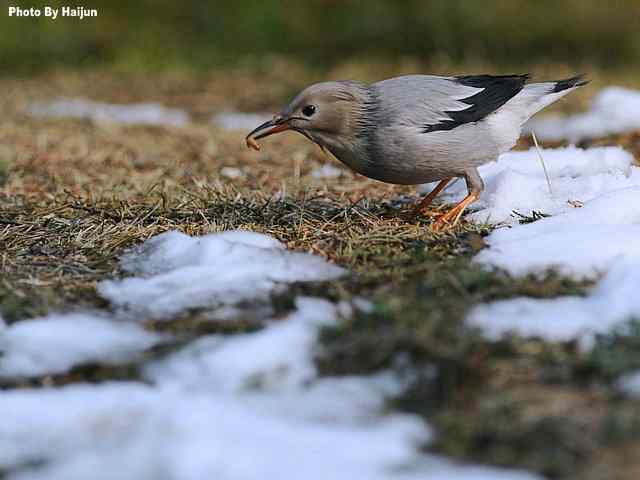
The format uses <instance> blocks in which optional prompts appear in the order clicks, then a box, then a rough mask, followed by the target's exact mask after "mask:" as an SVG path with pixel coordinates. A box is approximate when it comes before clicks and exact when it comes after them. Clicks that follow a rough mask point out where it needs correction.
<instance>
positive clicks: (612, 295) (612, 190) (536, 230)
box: [449, 147, 640, 347]
mask: <svg viewBox="0 0 640 480" xmlns="http://www.w3.org/2000/svg"><path fill="white" fill-rule="evenodd" d="M543 156H544V159H545V161H546V165H547V168H548V170H549V174H550V177H551V184H552V189H553V194H550V193H549V190H548V187H547V183H546V180H545V176H544V172H543V170H542V167H541V165H540V163H539V160H538V158H537V154H536V152H535V151H534V150H530V151H528V152H513V153H509V154H505V155H503V156H501V157H500V159H499V160H498V161H497V162H494V163H491V164H488V165H485V166H483V167H481V174H482V175H483V177H484V179H485V182H486V185H487V189H486V191H485V192H484V193H483V195H482V198H481V201H480V202H478V205H477V207H478V210H477V211H476V212H474V213H472V214H471V215H470V216H469V217H470V218H471V219H473V220H476V221H481V222H482V221H488V222H490V223H494V224H495V223H507V224H509V226H508V227H506V228H505V227H502V228H497V229H495V230H494V231H493V232H492V233H491V234H490V235H489V236H488V237H487V239H486V241H487V243H488V248H487V249H485V250H483V251H481V252H480V253H479V254H478V255H477V256H476V257H475V261H477V262H480V263H482V264H485V265H487V266H491V267H500V268H502V269H505V270H507V271H508V272H510V273H511V274H512V275H515V276H521V275H526V274H529V273H534V274H542V273H544V272H545V271H547V270H548V269H550V268H553V269H556V270H558V271H559V272H561V273H562V274H565V275H569V276H572V277H574V278H577V279H583V278H591V279H597V278H599V276H600V275H603V274H604V275H605V276H604V278H603V279H602V280H601V282H600V283H599V284H598V285H597V286H596V287H595V288H594V289H593V291H592V292H591V293H590V294H589V295H588V296H587V297H585V298H582V297H561V298H556V299H545V300H540V299H530V298H516V299H511V300H502V301H497V302H493V303H490V304H487V305H480V306H478V307H476V308H474V309H473V310H472V311H471V312H470V314H469V316H468V321H469V322H470V323H471V324H473V325H476V326H479V327H481V328H482V329H483V330H484V332H485V334H486V335H487V336H489V337H490V338H494V339H495V338H499V337H500V336H502V335H503V334H506V333H518V334H520V335H524V336H539V337H544V338H547V339H550V340H570V339H573V338H576V337H581V338H582V339H583V345H584V346H585V347H588V346H589V345H590V342H591V340H592V338H593V334H594V333H597V332H604V331H607V330H609V329H610V328H612V327H613V326H615V325H618V324H620V323H622V322H624V321H627V320H629V319H630V318H631V317H633V316H636V317H637V316H639V315H640V303H638V300H637V297H636V296H635V295H634V293H633V288H634V285H638V283H640V276H639V275H638V272H639V271H640V242H638V241H637V239H638V238H640V168H639V167H637V166H635V165H634V164H633V157H632V156H631V155H630V154H629V153H627V152H625V151H624V150H622V149H621V148H617V147H607V148H593V149H589V150H581V149H577V148H575V147H569V148H562V149H556V150H544V151H543ZM463 189H464V184H461V185H455V186H454V187H453V188H452V192H450V193H449V195H450V197H452V198H453V199H456V198H460V197H461V196H462V195H463V194H464V193H463ZM514 210H515V211H518V212H520V213H522V214H524V215H530V214H531V213H532V212H533V211H538V212H541V213H545V214H552V215H553V216H551V217H548V218H542V219H539V220H537V221H535V222H533V223H528V224H519V223H518V218H517V217H516V216H512V215H511V212H512V211H514Z"/></svg>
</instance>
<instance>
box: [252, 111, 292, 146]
mask: <svg viewBox="0 0 640 480" xmlns="http://www.w3.org/2000/svg"><path fill="white" fill-rule="evenodd" d="M290 128H291V127H289V124H288V123H287V121H286V119H284V118H283V117H280V116H276V117H273V119H272V120H269V121H268V122H264V123H263V124H262V125H259V126H258V127H256V128H255V129H253V130H252V131H251V132H250V133H249V134H248V135H247V137H246V139H247V140H249V138H253V139H254V140H260V139H261V138H264V137H268V136H269V135H273V134H274V133H279V132H284V131H285V130H290Z"/></svg>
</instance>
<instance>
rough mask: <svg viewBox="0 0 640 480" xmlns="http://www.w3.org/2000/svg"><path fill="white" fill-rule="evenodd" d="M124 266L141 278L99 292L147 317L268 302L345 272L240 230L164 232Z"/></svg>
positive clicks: (130, 255)
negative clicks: (294, 286)
mask: <svg viewBox="0 0 640 480" xmlns="http://www.w3.org/2000/svg"><path fill="white" fill-rule="evenodd" d="M121 266H122V268H123V270H125V271H127V272H129V273H131V274H134V275H141V276H140V277H131V278H125V279H123V280H109V281H103V282H101V283H100V284H99V285H98V292H99V293H100V294H101V295H102V296H103V297H104V298H105V299H107V300H109V301H110V302H111V303H112V305H114V306H115V307H116V308H118V309H119V310H120V311H121V312H125V311H126V312H129V313H132V314H135V315H136V316H138V317H139V318H141V319H144V318H156V319H162V318H171V317H174V316H175V315H177V314H179V313H180V312H184V311H186V310H188V309H193V308H213V307H219V306H222V305H233V304H237V303H239V302H242V301H249V300H252V301H256V300H265V299H266V298H267V297H268V295H269V294H270V293H272V292H274V291H278V290H279V289H280V287H281V286H282V285H284V284H287V283H292V282H311V281H321V280H331V279H334V278H338V277H340V276H342V275H344V274H345V270H344V269H342V268H340V267H338V266H336V265H333V264H330V263H328V262H327V261H326V260H324V259H323V258H320V257H317V256H314V255H311V254H308V253H301V252H291V251H288V250H286V249H285V246H284V245H283V244H282V243H280V242H279V241H277V240H276V239H274V238H273V237H270V236H268V235H262V234H258V233H254V232H248V231H239V230H236V231H227V232H222V233H216V234H210V235H205V236H202V237H190V236H188V235H185V234H183V233H180V232H176V231H172V232H167V233H163V234H161V235H158V236H156V237H154V238H152V239H150V240H147V241H146V242H145V243H144V244H143V245H142V246H140V247H138V248H136V249H134V250H133V251H132V252H130V253H128V254H126V255H124V256H123V257H122V260H121Z"/></svg>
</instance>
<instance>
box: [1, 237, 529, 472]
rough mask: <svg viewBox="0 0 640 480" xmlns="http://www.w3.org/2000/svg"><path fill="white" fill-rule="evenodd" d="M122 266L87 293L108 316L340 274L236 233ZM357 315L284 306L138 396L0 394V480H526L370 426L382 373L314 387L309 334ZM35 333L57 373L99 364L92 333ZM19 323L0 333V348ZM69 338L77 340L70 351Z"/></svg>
mask: <svg viewBox="0 0 640 480" xmlns="http://www.w3.org/2000/svg"><path fill="white" fill-rule="evenodd" d="M122 267H123V268H124V269H125V270H126V271H128V272H130V273H133V274H136V275H139V276H140V277H138V278H129V279H125V280H123V281H112V282H105V283H103V284H101V287H100V290H101V291H102V292H103V294H105V295H106V296H107V297H108V298H109V299H110V300H111V302H112V303H113V304H114V305H116V306H120V307H122V308H124V307H125V306H128V307H129V308H131V309H133V310H134V311H141V312H145V313H149V312H151V313H153V314H156V315H160V316H164V315H165V313H163V309H165V310H166V309H168V310H169V311H171V312H175V311H181V310H182V309H185V308H191V307H193V306H198V305H203V304H206V303H210V302H209V301H205V300H204V299H205V298H206V296H207V295H209V296H211V297H213V298H215V299H216V302H217V303H220V302H222V303H225V302H229V301H237V300H238V299H246V298H250V297H251V295H254V296H255V295H262V294H264V293H265V292H268V291H270V290H271V289H272V288H273V286H274V285H275V283H276V282H290V281H300V280H318V279H330V278H335V277H337V276H339V275H341V274H342V273H343V270H342V269H340V268H338V267H335V266H333V265H331V264H328V263H327V262H326V261H324V260H322V259H320V258H317V257H313V256H311V255H308V254H298V253H292V252H287V251H286V250H285V249H284V247H283V246H282V244H280V243H279V242H277V241H276V240H274V239H273V238H271V237H268V236H266V235H259V234H254V233H250V232H240V231H235V232H225V233H222V234H215V235H207V236H204V237H200V238H191V237H188V236H186V235H183V234H180V233H177V232H169V233H166V234H163V235H159V236H157V237H155V238H153V239H151V240H149V241H147V242H145V244H144V245H143V246H142V248H140V249H137V250H134V251H132V252H130V253H128V254H127V255H125V256H124V257H123V258H122ZM360 304H362V306H365V307H366V306H367V305H366V302H363V301H362V300H360V302H359V304H358V305H348V304H338V305H334V304H332V303H330V302H328V301H326V300H322V299H314V298H298V299H297V300H296V310H295V311H294V312H293V313H291V314H289V315H288V316H287V317H286V318H284V319H277V320H276V319H273V320H272V321H270V322H267V323H266V324H265V325H266V327H265V328H264V329H263V330H260V331H258V332H253V333H245V334H236V335H227V336H224V335H209V336H206V337H202V338H200V339H199V340H196V341H194V342H192V343H191V344H189V345H188V346H186V347H185V348H183V349H182V350H180V351H176V352H174V353H173V354H171V355H169V356H167V357H165V358H164V359H161V360H157V361H155V362H153V363H151V364H148V365H147V366H146V368H145V369H144V370H143V372H142V375H143V380H145V381H146V382H147V384H146V385H144V384H141V383H133V382H130V383H106V384H100V385H92V386H89V385H73V386H67V387H63V388H44V389H30V390H10V391H6V392H4V393H3V395H0V411H1V412H2V413H3V418H2V422H0V471H2V472H3V473H4V472H7V473H6V476H7V478H9V479H31V480H36V479H43V480H44V479H47V480H50V479H61V480H62V479H64V480H75V479H77V480H81V479H82V480H84V479H85V478H88V477H91V478H97V479H105V480H107V479H112V478H118V479H124V480H126V479H136V480H139V479H142V480H144V479H149V480H151V479H156V478H166V479H176V480H182V479H185V480H198V479H203V480H204V479H209V478H216V479H220V480H225V479H228V480H251V479H256V480H257V479H263V478H279V479H283V480H286V479H298V478H306V479H311V480H312V479H318V480H320V479H323V480H324V479H326V478H331V479H335V480H340V479H345V480H347V479H348V480H351V479H353V478H366V479H371V480H375V479H381V480H382V479H388V478H398V479H406V480H409V479H416V480H417V479H422V478H426V477H428V478H434V479H445V478H451V477H454V476H455V478H460V479H462V480H486V479H497V480H535V479H537V478H538V477H536V476H533V475H530V474H528V473H524V472H517V471H508V470H500V469H493V468H488V467H478V466H465V465H460V464H454V463H452V462H450V461H448V460H446V459H443V458H441V457H438V456H434V455H425V454H422V453H421V452H420V447H421V446H422V445H424V444H425V443H427V442H428V441H429V440H430V438H431V434H430V431H429V428H428V426H427V425H425V424H424V423H423V421H422V420H421V419H420V418H419V417H417V416H413V415H406V414H392V413H388V412H385V399H386V397H387V396H389V395H393V394H397V393H399V392H400V391H401V389H402V388H404V384H403V382H402V381H401V379H400V377H398V376H396V375H394V374H392V373H391V372H385V373H381V374H378V375H375V376H369V377H366V376H360V377H355V376H354V377H335V378H319V377H318V372H317V371H316V367H315V364H314V362H313V356H314V353H315V351H314V350H315V348H316V344H317V335H318V330H319V329H320V328H322V327H323V326H325V325H331V324H332V323H334V322H335V321H336V320H337V318H338V317H339V316H340V315H349V313H350V311H352V310H353V308H360V306H361V305H360ZM48 320H50V321H52V323H51V324H49V325H47V326H46V329H48V330H50V331H53V332H50V333H51V336H46V335H43V336H42V337H41V338H39V339H38V337H33V338H29V337H27V339H28V341H29V342H31V343H32V345H35V346H34V347H33V349H34V350H39V351H43V352H47V351H49V352H51V351H53V352H55V353H56V355H60V356H61V357H62V358H63V359H64V358H66V355H67V354H69V353H71V354H73V355H75V354H74V353H73V352H80V354H82V355H86V354H87V351H92V352H94V353H95V351H96V349H103V350H109V348H105V347H104V345H98V344H93V341H89V342H88V344H86V343H85V337H86V335H84V334H83V333H82V329H83V328H85V329H86V328H87V326H88V325H90V324H91V322H92V319H89V320H87V318H84V319H82V318H81V317H80V316H78V317H77V322H78V323H79V324H78V325H75V324H69V325H67V327H66V328H63V329H62V330H61V331H60V332H57V333H56V332H55V329H56V326H57V325H60V324H61V321H60V320H58V321H56V319H55V318H49V319H48ZM63 320H65V321H69V317H64V318H63ZM94 320H95V319H94ZM42 321H44V320H42ZM33 322H36V321H33ZM20 323H22V322H20ZM20 323H18V324H16V326H15V327H14V326H11V327H6V328H5V331H4V334H3V335H2V336H0V340H2V339H4V340H6V337H7V335H6V333H7V332H6V329H7V328H8V330H11V329H13V328H16V329H17V328H19V326H20ZM94 323H95V322H94ZM24 324H25V326H27V327H28V325H29V321H25V323H24ZM110 325H111V324H110ZM121 326H122V327H123V328H132V329H135V325H133V326H132V325H131V324H126V323H124V324H122V325H121ZM76 327H77V330H76ZM25 328H26V327H25ZM43 328H44V327H43ZM27 330H28V328H27ZM71 331H76V332H79V334H78V335H76V336H75V337H74V338H75V340H76V341H75V342H74V341H72V339H71V338H69V336H68V335H69V332H71ZM96 331H97V330H96ZM137 331H138V330H135V332H137ZM132 332H134V330H132ZM93 333H95V332H92V334H93ZM110 335H111V337H114V336H115V337H117V335H114V333H113V332H110V331H109V330H107V331H106V332H105V337H106V338H107V342H106V344H107V345H109V344H113V345H117V344H118V342H116V341H114V340H113V338H111V339H110ZM135 335H136V334H135V333H133V336H134V337H135ZM58 336H59V337H61V338H62V340H58ZM34 338H35V341H34ZM117 338H119V337H117ZM9 343H11V342H9ZM78 343H81V344H83V346H82V347H79V346H78V345H77V344H78ZM87 347H88V348H87ZM115 349H116V348H115V347H114V350H115ZM60 350H65V354H62V353H61V352H60ZM73 355H71V356H73ZM52 358H53V357H52ZM52 361H57V359H56V360H52Z"/></svg>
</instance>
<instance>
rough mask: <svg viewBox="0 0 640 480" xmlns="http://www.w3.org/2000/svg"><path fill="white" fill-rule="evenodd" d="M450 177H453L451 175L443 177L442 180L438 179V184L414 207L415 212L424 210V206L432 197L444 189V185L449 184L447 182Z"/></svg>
mask: <svg viewBox="0 0 640 480" xmlns="http://www.w3.org/2000/svg"><path fill="white" fill-rule="evenodd" d="M452 179H453V177H449V178H445V179H443V180H440V182H439V183H438V185H436V187H435V188H434V189H433V190H431V192H430V193H429V195H427V196H426V197H424V198H423V199H422V201H421V202H420V203H419V204H418V206H417V207H416V212H417V213H420V212H424V211H425V210H426V208H427V207H428V206H429V205H431V202H433V199H434V198H436V196H437V195H438V194H439V193H440V192H441V191H442V190H443V189H444V187H446V186H447V185H448V184H449V182H450V181H451V180H452Z"/></svg>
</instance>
